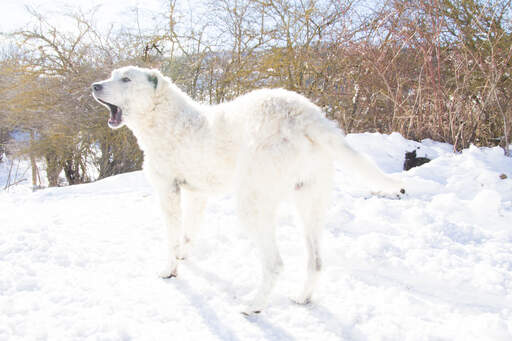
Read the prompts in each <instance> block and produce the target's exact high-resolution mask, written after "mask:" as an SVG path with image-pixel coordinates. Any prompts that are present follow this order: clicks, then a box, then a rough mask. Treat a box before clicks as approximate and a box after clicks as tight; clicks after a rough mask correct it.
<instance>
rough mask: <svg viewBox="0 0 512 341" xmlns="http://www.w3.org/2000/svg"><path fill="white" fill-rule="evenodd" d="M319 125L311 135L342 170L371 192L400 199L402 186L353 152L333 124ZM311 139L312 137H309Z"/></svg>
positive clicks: (365, 158)
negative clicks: (351, 174)
mask: <svg viewBox="0 0 512 341" xmlns="http://www.w3.org/2000/svg"><path fill="white" fill-rule="evenodd" d="M323 123H324V124H321V125H320V126H317V127H315V128H313V129H314V130H316V131H312V132H308V134H309V133H312V134H313V135H314V136H315V137H316V138H313V140H317V141H318V140H319V142H320V144H321V145H322V146H323V147H324V148H325V149H326V150H327V151H328V153H329V154H331V157H332V158H333V159H335V160H337V161H339V162H340V164H342V165H343V167H344V168H346V169H348V170H349V171H350V172H351V173H353V174H355V175H356V176H358V177H360V178H361V180H362V181H364V182H365V183H367V184H368V185H369V187H370V189H371V190H373V191H375V192H379V193H382V194H386V195H391V196H393V197H395V196H398V197H400V196H401V195H402V194H404V193H405V189H404V187H405V186H404V184H403V183H402V182H401V181H400V180H397V179H394V178H392V177H390V176H388V175H386V174H384V173H383V172H382V171H381V170H380V169H379V168H378V167H377V166H376V165H375V164H374V163H373V162H372V161H371V160H370V159H368V158H367V157H366V156H365V155H363V154H361V153H359V152H357V151H356V150H354V149H353V148H352V147H351V146H350V145H349V144H348V143H347V141H346V140H345V135H344V133H343V131H342V130H341V129H339V128H338V127H336V126H335V125H334V123H332V122H330V121H328V124H325V122H323ZM311 137H313V136H311Z"/></svg>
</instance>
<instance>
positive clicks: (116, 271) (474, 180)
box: [0, 133, 512, 341]
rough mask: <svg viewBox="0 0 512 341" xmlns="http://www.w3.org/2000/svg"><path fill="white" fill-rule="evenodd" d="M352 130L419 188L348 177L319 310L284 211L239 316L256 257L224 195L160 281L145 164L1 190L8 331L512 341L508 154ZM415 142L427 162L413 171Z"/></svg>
mask: <svg viewBox="0 0 512 341" xmlns="http://www.w3.org/2000/svg"><path fill="white" fill-rule="evenodd" d="M347 139H348V141H349V142H350V143H351V144H352V145H353V146H354V148H356V149H358V150H359V151H361V152H363V153H365V154H367V155H368V156H369V157H370V158H371V159H373V160H374V161H375V163H377V164H378V165H379V166H380V167H381V168H382V169H383V170H384V171H385V172H387V173H392V176H395V177H398V178H401V179H403V181H405V183H406V184H407V191H408V195H407V196H406V198H404V199H403V200H389V199H385V198H379V197H373V196H371V195H370V194H369V193H368V192H367V191H366V190H365V189H364V187H363V186H362V185H363V184H357V183H355V182H354V181H352V180H353V179H352V178H351V177H350V176H348V175H347V174H345V173H344V172H343V170H342V169H339V170H338V172H337V176H336V187H335V189H334V191H333V200H332V204H331V206H330V208H329V214H328V221H327V226H326V232H325V236H324V263H325V272H324V274H323V277H322V279H321V281H320V283H319V286H318V288H317V291H316V294H315V296H314V302H313V303H312V304H311V305H309V306H297V305H295V304H294V303H293V302H292V301H290V300H289V299H288V295H290V296H293V294H294V293H296V292H299V291H300V289H301V288H300V287H301V284H302V278H303V276H304V272H305V256H304V254H303V253H304V248H303V241H302V233H301V232H300V231H299V229H298V228H297V227H296V226H295V222H294V216H293V214H292V211H291V210H290V209H289V206H288V205H284V206H283V208H282V210H281V212H280V215H279V219H278V238H279V246H280V250H281V252H282V256H283V260H284V262H285V272H284V274H283V275H282V277H281V279H280V281H279V283H278V285H277V287H276V290H275V292H274V294H273V295H272V298H271V302H270V306H269V308H268V310H266V311H264V312H263V313H262V314H261V315H260V316H255V317H251V318H245V317H243V316H242V315H241V314H240V313H239V312H240V311H241V308H242V307H243V306H244V304H245V303H246V302H247V301H248V300H249V298H250V297H251V295H252V293H253V292H252V291H253V290H254V289H255V287H256V283H257V281H258V279H259V268H258V262H257V258H256V254H255V252H254V251H253V248H252V246H251V244H250V242H249V240H248V239H247V237H246V236H245V234H244V232H243V230H242V229H240V228H239V226H238V223H237V219H236V216H235V212H234V203H233V200H232V198H231V197H229V196H226V197H221V198H214V199H212V200H211V201H210V203H209V206H208V210H207V213H206V217H205V220H204V224H203V227H202V231H201V234H200V236H199V239H198V240H197V245H196V248H195V249H194V251H193V252H192V254H191V256H190V258H189V259H188V260H186V261H185V262H183V263H182V264H181V267H180V269H179V271H180V272H179V277H178V278H177V279H172V280H162V279H159V278H158V277H157V273H158V270H160V266H162V265H163V264H164V261H165V259H164V258H165V252H164V250H165V237H164V236H165V229H164V227H163V221H162V219H161V217H160V212H159V208H158V205H157V204H156V200H155V198H154V194H153V191H152V189H151V188H150V186H149V185H148V183H147V181H146V180H145V178H144V175H143V173H142V172H133V173H128V174H123V175H119V176H115V177H111V178H108V179H104V180H101V181H97V182H95V183H91V184H86V185H79V186H72V187H63V188H54V189H46V190H41V191H37V192H35V193H31V192H25V191H13V192H9V193H5V192H2V193H0V212H1V213H2V214H1V216H0V222H1V225H0V226H1V232H2V235H1V237H0V340H39V339H41V340H164V339H169V338H172V339H176V340H317V339H321V340H326V341H327V340H479V341H480V340H511V339H512V227H511V226H512V224H511V222H512V180H511V177H512V159H510V158H506V157H504V156H503V152H502V151H501V149H500V148H476V147H471V148H469V149H467V150H464V151H463V152H462V153H458V154H456V153H453V152H452V147H451V146H450V145H447V144H442V143H437V142H434V141H430V140H426V141H422V142H421V143H418V142H414V141H408V140H406V139H404V138H403V137H402V136H400V135H399V134H396V133H394V134H391V135H382V134H352V135H348V136H347ZM418 148H419V149H418ZM413 149H417V150H418V156H428V157H429V158H431V159H432V161H431V162H430V163H427V164H425V165H423V166H421V167H418V168H413V169H411V170H410V171H408V172H403V171H402V165H403V158H404V153H405V151H410V150H413ZM503 175H504V176H503ZM505 177H506V178H505Z"/></svg>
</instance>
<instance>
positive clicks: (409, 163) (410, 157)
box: [404, 150, 430, 171]
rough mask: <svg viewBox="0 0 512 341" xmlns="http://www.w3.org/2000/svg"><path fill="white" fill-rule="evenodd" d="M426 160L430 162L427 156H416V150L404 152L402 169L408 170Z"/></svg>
mask: <svg viewBox="0 0 512 341" xmlns="http://www.w3.org/2000/svg"><path fill="white" fill-rule="evenodd" d="M427 162H430V159H429V158H428V157H416V150H413V151H412V152H405V161H404V170H406V171H408V170H409V169H411V168H414V167H419V166H421V165H423V164H425V163H427Z"/></svg>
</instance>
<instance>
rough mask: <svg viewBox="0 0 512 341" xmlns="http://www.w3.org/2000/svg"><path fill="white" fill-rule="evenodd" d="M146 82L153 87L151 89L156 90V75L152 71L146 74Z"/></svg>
mask: <svg viewBox="0 0 512 341" xmlns="http://www.w3.org/2000/svg"><path fill="white" fill-rule="evenodd" d="M147 77H148V82H150V83H151V84H152V85H153V88H154V89H155V90H156V88H157V87H158V75H157V72H156V71H154V70H152V71H151V72H150V73H148V74H147Z"/></svg>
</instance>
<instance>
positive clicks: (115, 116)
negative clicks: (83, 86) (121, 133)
mask: <svg viewBox="0 0 512 341" xmlns="http://www.w3.org/2000/svg"><path fill="white" fill-rule="evenodd" d="M102 91H103V85H101V84H99V83H94V84H93V85H92V95H93V97H94V99H95V100H97V101H98V102H100V103H101V104H103V105H104V106H106V107H107V108H109V109H110V118H109V119H108V126H109V127H110V128H113V129H115V128H119V126H121V123H122V122H123V111H122V110H121V108H120V107H118V106H117V105H115V104H112V103H109V102H106V101H104V100H102V99H101V98H100V97H101V92H102Z"/></svg>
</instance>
